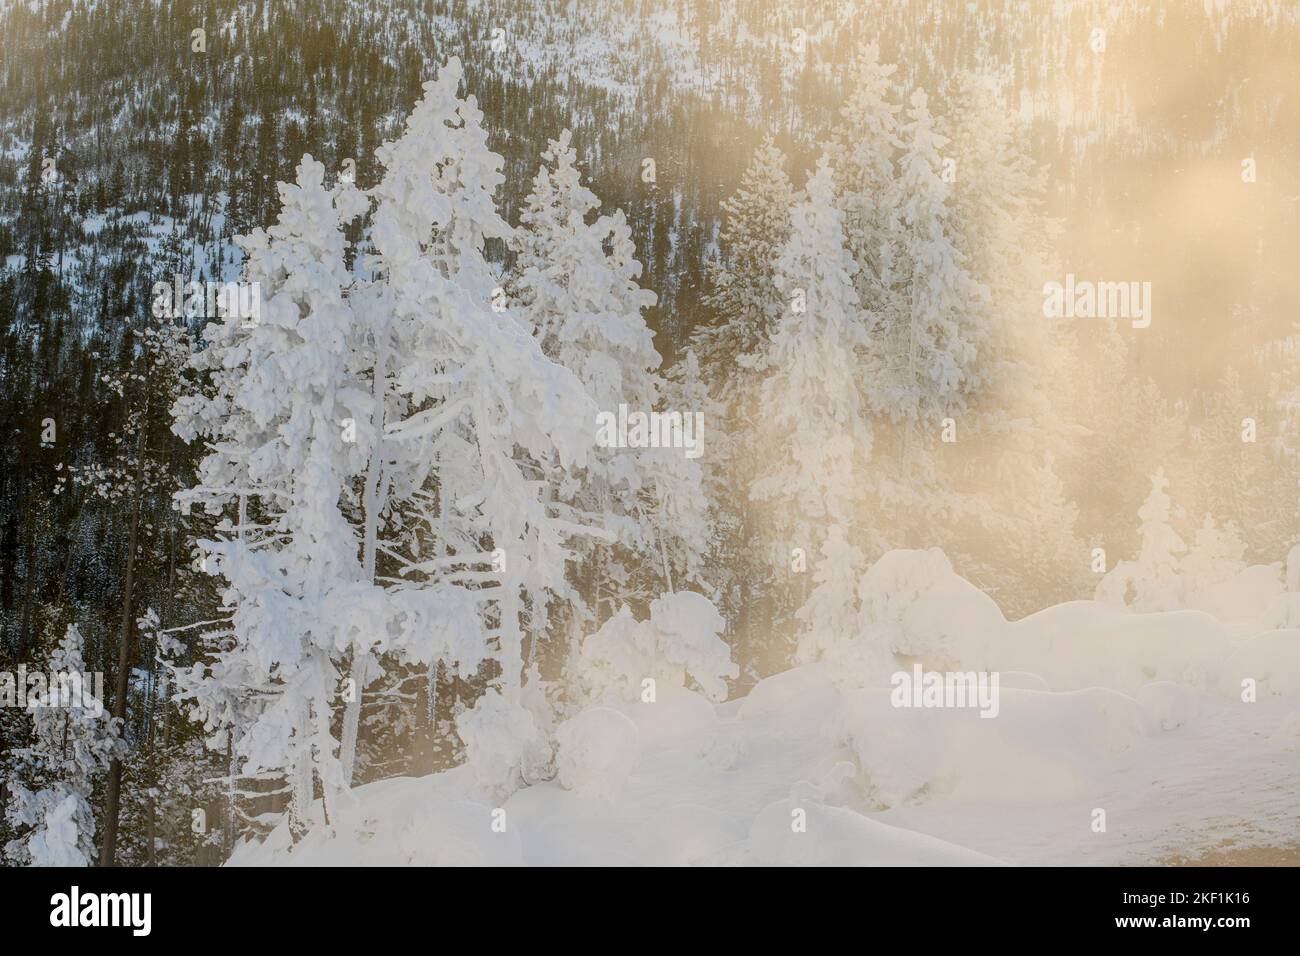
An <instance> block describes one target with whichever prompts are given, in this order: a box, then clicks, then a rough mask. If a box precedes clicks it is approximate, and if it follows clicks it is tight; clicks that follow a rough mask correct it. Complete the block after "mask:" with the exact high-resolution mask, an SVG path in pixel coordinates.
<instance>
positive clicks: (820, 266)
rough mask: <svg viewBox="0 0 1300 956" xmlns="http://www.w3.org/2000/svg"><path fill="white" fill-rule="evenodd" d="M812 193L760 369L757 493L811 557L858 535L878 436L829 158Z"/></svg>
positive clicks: (788, 258)
mask: <svg viewBox="0 0 1300 956" xmlns="http://www.w3.org/2000/svg"><path fill="white" fill-rule="evenodd" d="M807 196H808V198H807V199H806V200H805V201H804V202H802V203H800V204H799V205H798V206H796V207H795V209H794V212H793V214H792V224H793V228H792V234H791V237H790V242H789V243H788V244H787V246H786V248H785V250H784V252H783V253H782V255H781V257H780V260H779V263H778V267H777V271H778V284H779V287H780V288H781V290H782V292H783V293H784V294H785V295H786V296H787V303H788V305H787V309H786V311H785V313H784V314H783V315H782V317H781V320H780V322H779V323H778V325H777V328H776V332H775V334H774V335H773V337H772V341H771V344H770V345H769V347H768V349H767V352H766V353H765V355H764V356H763V359H762V362H761V365H760V370H761V371H763V372H766V373H767V378H766V379H765V381H764V382H763V385H762V388H761V390H760V395H761V402H760V411H759V414H760V416H761V424H760V426H759V428H758V430H757V435H756V437H757V439H758V441H759V442H760V443H761V444H760V447H762V448H763V449H764V451H765V459H766V460H765V462H764V464H763V466H762V467H761V469H760V471H759V474H758V477H757V479H756V480H755V481H754V482H753V484H752V486H751V488H750V494H751V496H752V498H753V499H754V500H755V501H756V502H759V503H761V504H762V505H764V506H766V508H767V509H768V515H767V518H768V520H769V521H770V523H771V526H772V527H773V529H774V532H775V534H776V536H777V537H778V540H785V541H789V542H791V543H792V544H793V546H794V547H801V548H803V549H804V550H805V552H811V551H813V550H814V549H816V548H821V547H822V543H823V541H824V540H827V539H828V537H829V535H830V533H831V529H832V528H835V527H837V526H838V527H839V528H840V529H841V531H840V532H839V533H841V534H842V535H843V536H844V538H845V539H846V540H847V541H849V542H852V541H853V540H854V537H855V535H856V534H858V533H859V531H858V529H857V528H856V527H855V524H856V522H857V521H858V519H859V518H860V508H859V505H860V503H861V501H862V476H863V474H864V470H863V469H862V467H861V466H862V464H863V462H865V461H866V460H867V457H868V456H869V454H870V451H871V431H870V426H869V425H868V422H867V419H866V416H865V410H864V401H863V396H862V394H861V380H860V378H859V377H858V368H859V365H858V361H857V359H858V356H859V355H860V354H861V352H862V350H863V349H865V348H867V347H868V345H869V344H870V340H869V338H868V336H867V332H866V329H865V328H864V327H863V326H862V324H861V321H860V312H859V307H858V306H859V303H858V297H857V293H856V292H855V291H854V288H853V275H854V273H855V271H856V270H857V266H856V264H855V263H854V262H853V259H852V258H851V257H850V256H849V253H848V250H847V249H846V247H845V245H844V232H843V214H842V213H841V212H840V210H839V209H838V208H837V207H836V204H835V196H834V185H833V182H832V170H831V166H830V163H829V160H828V159H827V158H826V157H823V158H822V159H821V161H819V163H818V165H817V169H816V172H814V173H813V174H812V175H811V176H810V177H809V179H808V186H807ZM824 559H825V558H824ZM853 578H854V580H856V574H854V575H853ZM789 580H790V582H791V585H793V581H794V580H795V579H794V577H793V576H792V577H791V578H790V579H789Z"/></svg>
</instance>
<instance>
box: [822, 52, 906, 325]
mask: <svg viewBox="0 0 1300 956" xmlns="http://www.w3.org/2000/svg"><path fill="white" fill-rule="evenodd" d="M896 70H897V67H896V66H894V65H893V64H886V63H881V62H880V48H879V46H877V44H875V43H867V44H863V46H862V47H861V48H860V49H859V50H858V52H857V55H856V56H855V57H854V59H853V62H852V64H851V66H850V68H849V71H848V75H847V77H846V81H845V83H846V87H847V89H848V91H849V93H848V96H847V98H846V99H845V101H844V105H843V106H841V107H840V112H839V119H838V122H837V123H836V125H835V128H834V130H833V132H832V138H831V144H830V147H829V153H830V156H831V163H832V166H833V169H834V175H835V195H836V201H837V203H838V205H839V207H840V209H841V210H843V212H844V235H845V246H846V247H847V248H848V250H849V254H850V255H851V256H852V257H853V260H854V261H855V262H856V263H857V264H858V271H857V273H856V274H855V275H854V287H855V288H856V289H857V292H858V300H859V302H860V304H861V307H862V309H864V310H865V311H867V312H869V313H871V314H872V316H873V321H874V322H876V323H883V322H886V321H888V317H889V316H890V315H892V314H893V313H894V312H896V311H898V310H899V309H900V308H902V307H903V305H902V303H900V301H899V298H898V297H899V290H898V289H897V288H896V283H897V280H898V276H897V274H896V268H897V259H898V256H899V253H900V250H899V248H898V245H899V240H900V234H899V225H898V218H899V202H900V199H901V194H900V188H899V187H900V184H899V182H898V178H899V177H898V167H897V163H898V157H899V152H900V150H901V149H902V146H903V144H902V142H901V140H900V139H899V135H900V129H899V122H898V113H899V106H898V104H897V103H895V102H893V100H894V97H895V93H896V90H895V86H894V81H893V79H892V77H893V75H894V73H895V71H896Z"/></svg>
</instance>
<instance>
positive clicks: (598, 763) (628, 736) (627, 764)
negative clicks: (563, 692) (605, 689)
mask: <svg viewBox="0 0 1300 956" xmlns="http://www.w3.org/2000/svg"><path fill="white" fill-rule="evenodd" d="M555 738H556V743H557V744H558V749H557V752H556V758H555V762H556V770H557V771H558V777H559V780H560V783H561V784H562V785H563V786H564V787H565V788H566V789H568V790H572V791H573V792H574V793H576V794H577V795H578V796H580V797H588V798H591V799H593V800H608V799H611V798H613V797H615V796H617V795H618V792H619V791H620V790H622V789H623V785H624V784H625V783H626V782H627V778H628V777H630V776H631V775H632V771H633V770H635V769H636V765H637V762H638V761H639V760H640V756H641V745H640V738H639V734H638V732H637V729H636V724H634V723H633V722H632V720H631V718H629V717H627V716H625V715H623V714H621V713H619V712H618V711H616V710H613V709H612V708H609V707H592V708H589V709H587V710H584V711H582V713H580V714H578V715H577V716H575V717H572V718H570V719H569V720H567V721H565V722H564V723H563V724H561V725H560V726H559V729H557V730H556V732H555Z"/></svg>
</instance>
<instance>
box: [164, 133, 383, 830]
mask: <svg viewBox="0 0 1300 956" xmlns="http://www.w3.org/2000/svg"><path fill="white" fill-rule="evenodd" d="M324 172H325V171H324V167H323V166H322V165H321V164H320V163H318V162H316V161H315V160H313V159H312V158H311V157H310V156H305V157H303V160H302V162H301V164H299V166H298V170H297V181H296V183H294V184H281V185H280V198H281V203H282V207H281V211H280V214H279V217H278V219H277V221H276V223H275V224H274V225H273V226H271V227H270V229H269V230H266V231H263V230H261V229H256V230H254V231H253V233H252V234H250V235H249V236H246V237H242V238H240V239H239V240H238V242H239V245H240V246H241V247H242V248H243V250H244V252H245V254H246V256H247V260H246V263H245V269H244V281H246V282H249V283H256V286H255V288H256V289H257V299H258V303H259V308H258V314H257V315H256V316H255V318H254V319H253V320H252V321H250V320H249V319H248V318H247V317H240V316H237V315H228V316H227V317H226V318H225V320H224V321H222V322H217V323H212V324H211V325H209V326H208V329H207V331H206V338H207V340H208V344H207V346H206V348H205V349H204V350H203V351H202V352H200V353H198V354H197V355H196V357H195V360H194V364H195V367H196V368H197V369H199V370H200V371H202V372H206V373H208V374H209V376H210V379H211V387H212V388H211V392H210V393H209V394H200V395H192V396H187V397H185V398H183V399H181V400H180V401H178V402H177V404H176V408H175V414H176V423H175V426H174V427H175V430H176V432H177V434H178V435H180V436H181V437H182V438H184V439H186V440H193V439H194V438H196V437H202V438H204V439H206V440H207V441H208V442H209V447H210V451H209V453H208V455H207V456H206V457H205V458H204V459H203V461H202V462H201V463H200V466H199V483H198V485H197V486H196V487H194V488H193V489H190V490H188V491H186V492H182V493H181V494H180V495H179V496H178V498H179V501H180V502H181V503H182V506H183V508H187V507H188V506H189V505H191V504H193V503H199V504H201V505H202V506H203V507H204V508H205V509H206V510H207V511H208V513H209V514H219V513H223V512H224V513H226V514H227V515H228V516H229V517H228V519H227V520H226V521H225V522H224V523H223V524H222V525H220V526H219V529H220V531H221V532H222V533H221V535H220V536H219V538H218V539H217V540H212V541H206V542H204V543H203V546H204V548H205V550H206V552H207V554H208V558H207V560H208V562H209V569H210V570H212V571H214V572H215V573H218V574H220V575H221V577H222V578H223V579H224V581H225V585H226V588H225V592H224V605H225V607H226V608H227V609H228V611H229V613H230V618H229V621H228V627H227V628H223V629H222V630H220V631H218V632H216V633H214V634H212V635H211V636H210V640H211V660H210V662H209V663H208V664H207V665H202V664H199V665H195V666H194V667H193V668H191V669H188V670H185V669H182V670H178V671H177V673H176V675H175V676H176V682H177V693H178V697H179V699H181V700H182V701H185V702H187V703H188V705H189V707H190V710H191V713H192V715H193V716H194V717H195V719H197V720H199V721H201V722H202V723H203V724H204V725H205V727H206V728H207V729H208V730H209V731H210V732H211V733H212V735H213V736H212V738H211V741H210V742H211V743H212V744H213V745H214V746H217V747H220V748H223V749H224V748H225V746H226V745H227V743H229V746H230V748H231V752H232V753H233V755H234V758H235V760H236V762H237V764H238V766H237V768H232V773H233V772H235V771H236V770H237V771H238V773H239V774H241V775H247V776H259V775H267V774H272V775H274V774H279V773H284V774H286V775H287V776H288V778H289V783H290V791H291V801H290V829H291V831H292V832H293V833H294V834H295V835H301V833H302V832H303V831H304V829H305V827H306V825H307V822H306V817H307V812H308V808H309V805H310V802H311V800H312V797H313V793H314V790H315V788H316V785H317V783H319V784H320V786H321V789H322V793H323V796H324V799H325V804H324V806H325V812H326V813H327V814H328V812H329V807H330V804H331V803H332V801H333V799H334V795H335V794H336V793H337V792H338V791H339V790H340V789H342V788H344V787H346V786H347V783H348V782H347V780H346V779H345V778H344V774H343V771H342V767H341V765H340V762H339V754H338V741H337V740H336V738H335V736H334V734H333V732H332V730H331V721H332V719H333V707H334V705H335V702H336V700H337V699H338V694H339V678H340V673H339V666H340V662H341V661H342V660H343V659H344V658H345V657H347V656H348V655H349V654H350V653H351V652H352V651H353V650H354V648H355V647H357V646H360V647H363V648H364V647H366V646H368V644H369V643H371V642H372V641H373V640H374V637H373V636H372V635H371V631H372V629H375V628H377V627H382V619H380V620H369V619H366V618H365V614H366V611H367V610H368V609H371V608H372V604H373V602H370V601H366V600H364V598H365V595H364V593H363V591H364V585H365V582H364V581H363V579H362V569H361V566H360V564H359V562H358V559H357V535H356V531H355V528H354V527H353V524H352V522H351V521H350V520H349V517H348V515H347V514H345V512H344V507H343V503H342V499H343V495H344V492H345V489H346V488H347V486H348V484H349V483H350V481H351V480H352V478H353V477H354V476H356V475H358V474H359V473H360V472H361V470H362V468H363V466H364V463H365V459H364V454H363V451H362V448H361V446H360V445H358V444H355V443H351V442H350V441H349V440H348V438H349V423H350V422H356V421H358V420H360V421H366V420H367V417H368V415H367V413H368V408H367V406H366V401H367V397H368V396H367V391H366V389H365V387H364V382H363V381H361V380H360V379H359V378H358V377H357V376H356V375H355V373H354V370H353V369H351V368H350V367H349V350H350V344H351V342H352V339H353V335H354V320H353V316H352V310H351V309H350V307H349V305H348V302H347V300H346V298H345V293H344V290H345V288H346V287H347V286H348V284H349V282H350V281H351V280H350V277H349V275H348V271H347V269H346V267H345V264H344V252H345V241H344V238H343V234H342V231H341V227H342V225H343V223H344V222H346V221H347V220H349V219H351V218H353V216H354V215H355V214H356V212H358V211H359V207H358V205H357V203H356V199H357V197H356V195H355V193H354V192H353V191H352V190H351V189H350V187H347V186H340V187H339V188H337V189H336V190H335V192H334V194H331V193H330V192H329V191H327V190H326V189H325V187H324Z"/></svg>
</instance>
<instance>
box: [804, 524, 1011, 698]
mask: <svg viewBox="0 0 1300 956" xmlns="http://www.w3.org/2000/svg"><path fill="white" fill-rule="evenodd" d="M857 597H858V616H857V622H856V627H853V628H846V627H840V628H838V629H836V630H834V631H822V632H820V633H815V634H812V635H810V636H809V638H808V639H807V640H806V641H805V643H803V644H801V645H800V656H801V657H803V658H805V659H822V660H827V661H831V662H833V663H834V664H835V665H836V667H837V670H838V672H839V675H840V677H841V679H842V680H846V681H848V682H850V683H855V684H859V685H861V684H866V683H872V682H874V681H880V680H884V679H887V677H888V675H889V674H890V673H891V672H892V671H894V670H895V669H896V668H897V666H898V664H899V660H898V658H899V657H909V658H919V659H921V660H923V661H925V662H927V663H929V664H930V665H931V666H941V665H944V664H958V663H960V664H962V665H965V666H976V665H978V664H979V663H980V662H981V661H982V660H983V658H984V657H985V656H986V653H987V648H988V646H989V644H990V643H991V642H992V641H994V640H996V638H997V636H998V635H999V634H1000V633H1001V632H1002V630H1003V628H1005V626H1006V619H1005V618H1003V616H1002V612H1001V611H1000V610H999V609H998V606H997V604H995V603H994V602H993V600H992V599H991V598H990V597H989V596H988V595H986V594H984V593H983V592H981V591H980V590H979V589H978V588H976V587H975V586H974V585H973V584H970V583H969V582H968V581H966V580H964V579H963V578H961V577H960V576H959V575H957V574H956V572H954V571H953V569H952V564H951V563H950V562H949V561H948V558H947V556H945V555H944V553H943V552H942V551H940V550H939V549H938V548H929V549H927V550H924V551H910V550H896V551H889V552H887V553H885V554H884V555H882V556H881V557H880V559H879V560H878V561H876V563H875V564H873V565H872V566H871V567H870V568H868V569H867V571H866V573H865V574H863V575H862V578H861V580H860V581H859V582H858V589H857Z"/></svg>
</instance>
